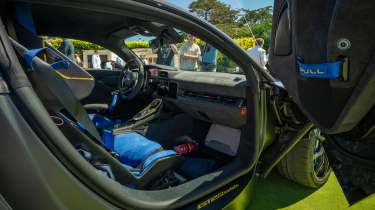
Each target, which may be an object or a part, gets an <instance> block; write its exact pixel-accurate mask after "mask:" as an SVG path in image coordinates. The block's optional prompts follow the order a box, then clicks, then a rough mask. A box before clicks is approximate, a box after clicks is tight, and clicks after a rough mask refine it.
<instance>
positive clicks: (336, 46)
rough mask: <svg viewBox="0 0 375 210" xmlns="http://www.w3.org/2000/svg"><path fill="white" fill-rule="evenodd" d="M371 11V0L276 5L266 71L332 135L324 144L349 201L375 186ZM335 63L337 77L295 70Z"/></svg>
mask: <svg viewBox="0 0 375 210" xmlns="http://www.w3.org/2000/svg"><path fill="white" fill-rule="evenodd" d="M374 9H375V4H374V2H373V1H371V0H366V1H361V2H358V1H354V0H349V1H333V0H332V1H331V0H329V1H326V0H314V1H298V0H280V1H275V4H274V16H273V29H272V37H271V47H270V61H269V64H270V68H271V69H270V70H271V71H272V73H273V74H274V75H275V76H276V77H277V78H278V79H280V80H281V81H282V82H283V84H284V86H285V88H286V90H287V91H288V93H289V95H290V96H291V97H292V99H293V100H294V101H295V102H296V104H297V105H298V106H299V107H300V109H301V110H302V111H303V113H304V114H305V115H306V116H307V117H308V118H309V119H310V120H312V121H313V122H314V124H315V125H316V126H317V127H319V128H321V129H322V131H323V132H324V133H327V134H330V135H329V137H328V138H327V140H326V141H327V142H326V143H325V150H326V152H327V153H328V157H329V160H330V164H331V166H332V168H333V170H334V171H335V172H336V175H337V177H338V179H339V181H340V184H341V185H342V187H343V190H344V192H345V195H346V196H347V198H348V200H349V202H350V203H354V202H356V201H359V200H361V199H362V198H364V197H366V196H368V195H370V194H372V193H374V192H375V188H374V187H373V184H374V179H375V173H374V168H373V164H374V160H375V158H374V157H373V155H372V152H370V151H373V150H374V148H375V147H374V145H373V141H374V132H373V128H374V121H373V119H374V117H375V115H374V111H373V110H374V104H375V100H374V94H375V71H374V65H375V57H374V54H373V52H374V49H375V43H374V42H373V37H374V36H375V24H374V23H373V20H374V18H375V13H374ZM337 61H339V62H340V63H341V66H340V77H338V78H332V79H327V78H312V77H306V75H304V74H302V73H301V72H303V73H305V72H306V71H307V72H308V73H309V74H317V73H318V72H317V71H316V70H318V71H320V70H319V68H318V69H314V68H315V67H313V66H312V65H310V64H321V65H320V67H321V66H322V65H323V66H324V65H326V64H327V63H329V62H337ZM299 63H303V64H308V65H307V68H305V67H302V66H301V67H299ZM320 72H321V71H320ZM315 76H316V75H315Z"/></svg>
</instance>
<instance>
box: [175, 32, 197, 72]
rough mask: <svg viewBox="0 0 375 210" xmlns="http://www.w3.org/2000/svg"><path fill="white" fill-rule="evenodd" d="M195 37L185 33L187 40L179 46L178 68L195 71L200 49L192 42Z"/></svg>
mask: <svg viewBox="0 0 375 210" xmlns="http://www.w3.org/2000/svg"><path fill="white" fill-rule="evenodd" d="M194 41H195V37H194V36H193V35H191V34H188V35H187V42H186V43H185V44H184V45H182V46H181V48H180V52H179V54H180V69H181V70H185V71H197V70H198V60H199V58H200V56H201V49H200V48H199V46H198V45H197V44H195V43H194Z"/></svg>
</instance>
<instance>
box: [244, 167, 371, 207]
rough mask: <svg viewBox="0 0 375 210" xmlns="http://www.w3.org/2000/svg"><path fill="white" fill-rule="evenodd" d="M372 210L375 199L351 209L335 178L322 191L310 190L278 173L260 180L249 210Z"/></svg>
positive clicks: (255, 188) (256, 185)
mask: <svg viewBox="0 0 375 210" xmlns="http://www.w3.org/2000/svg"><path fill="white" fill-rule="evenodd" d="M271 209H280V210H368V209H375V196H371V197H370V198H368V199H365V200H363V201H361V202H360V203H358V204H356V205H353V206H351V207H349V204H348V202H347V201H346V199H345V196H344V193H343V192H342V190H341V188H340V185H339V183H338V182H337V180H336V177H335V176H334V175H331V177H330V179H329V180H328V182H327V183H326V184H325V185H324V186H323V187H322V188H320V189H316V190H314V189H309V188H305V187H303V186H300V185H298V184H295V183H293V182H291V181H288V180H286V179H284V178H282V177H281V176H279V175H278V174H277V173H273V174H271V175H270V177H269V178H267V179H266V180H263V179H258V180H257V182H256V184H255V187H254V191H253V197H252V199H251V202H250V205H249V207H248V208H247V210H271Z"/></svg>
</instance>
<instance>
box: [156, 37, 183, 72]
mask: <svg viewBox="0 0 375 210" xmlns="http://www.w3.org/2000/svg"><path fill="white" fill-rule="evenodd" d="M158 41H159V42H158V44H156V45H157V46H156V47H154V48H153V49H152V52H153V53H155V54H156V55H157V58H156V64H159V65H166V66H173V63H174V61H173V58H174V56H175V55H177V54H178V50H177V47H176V45H174V44H170V43H169V41H168V40H166V39H164V38H160V39H159V40H158Z"/></svg>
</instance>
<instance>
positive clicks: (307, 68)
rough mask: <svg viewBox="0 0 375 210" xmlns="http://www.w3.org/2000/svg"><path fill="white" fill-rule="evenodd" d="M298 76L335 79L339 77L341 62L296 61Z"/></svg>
mask: <svg viewBox="0 0 375 210" xmlns="http://www.w3.org/2000/svg"><path fill="white" fill-rule="evenodd" d="M298 67H299V72H298V73H299V76H300V77H304V78H318V79H335V78H339V77H341V69H342V62H341V61H337V62H329V63H320V64H305V63H301V62H298Z"/></svg>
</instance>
